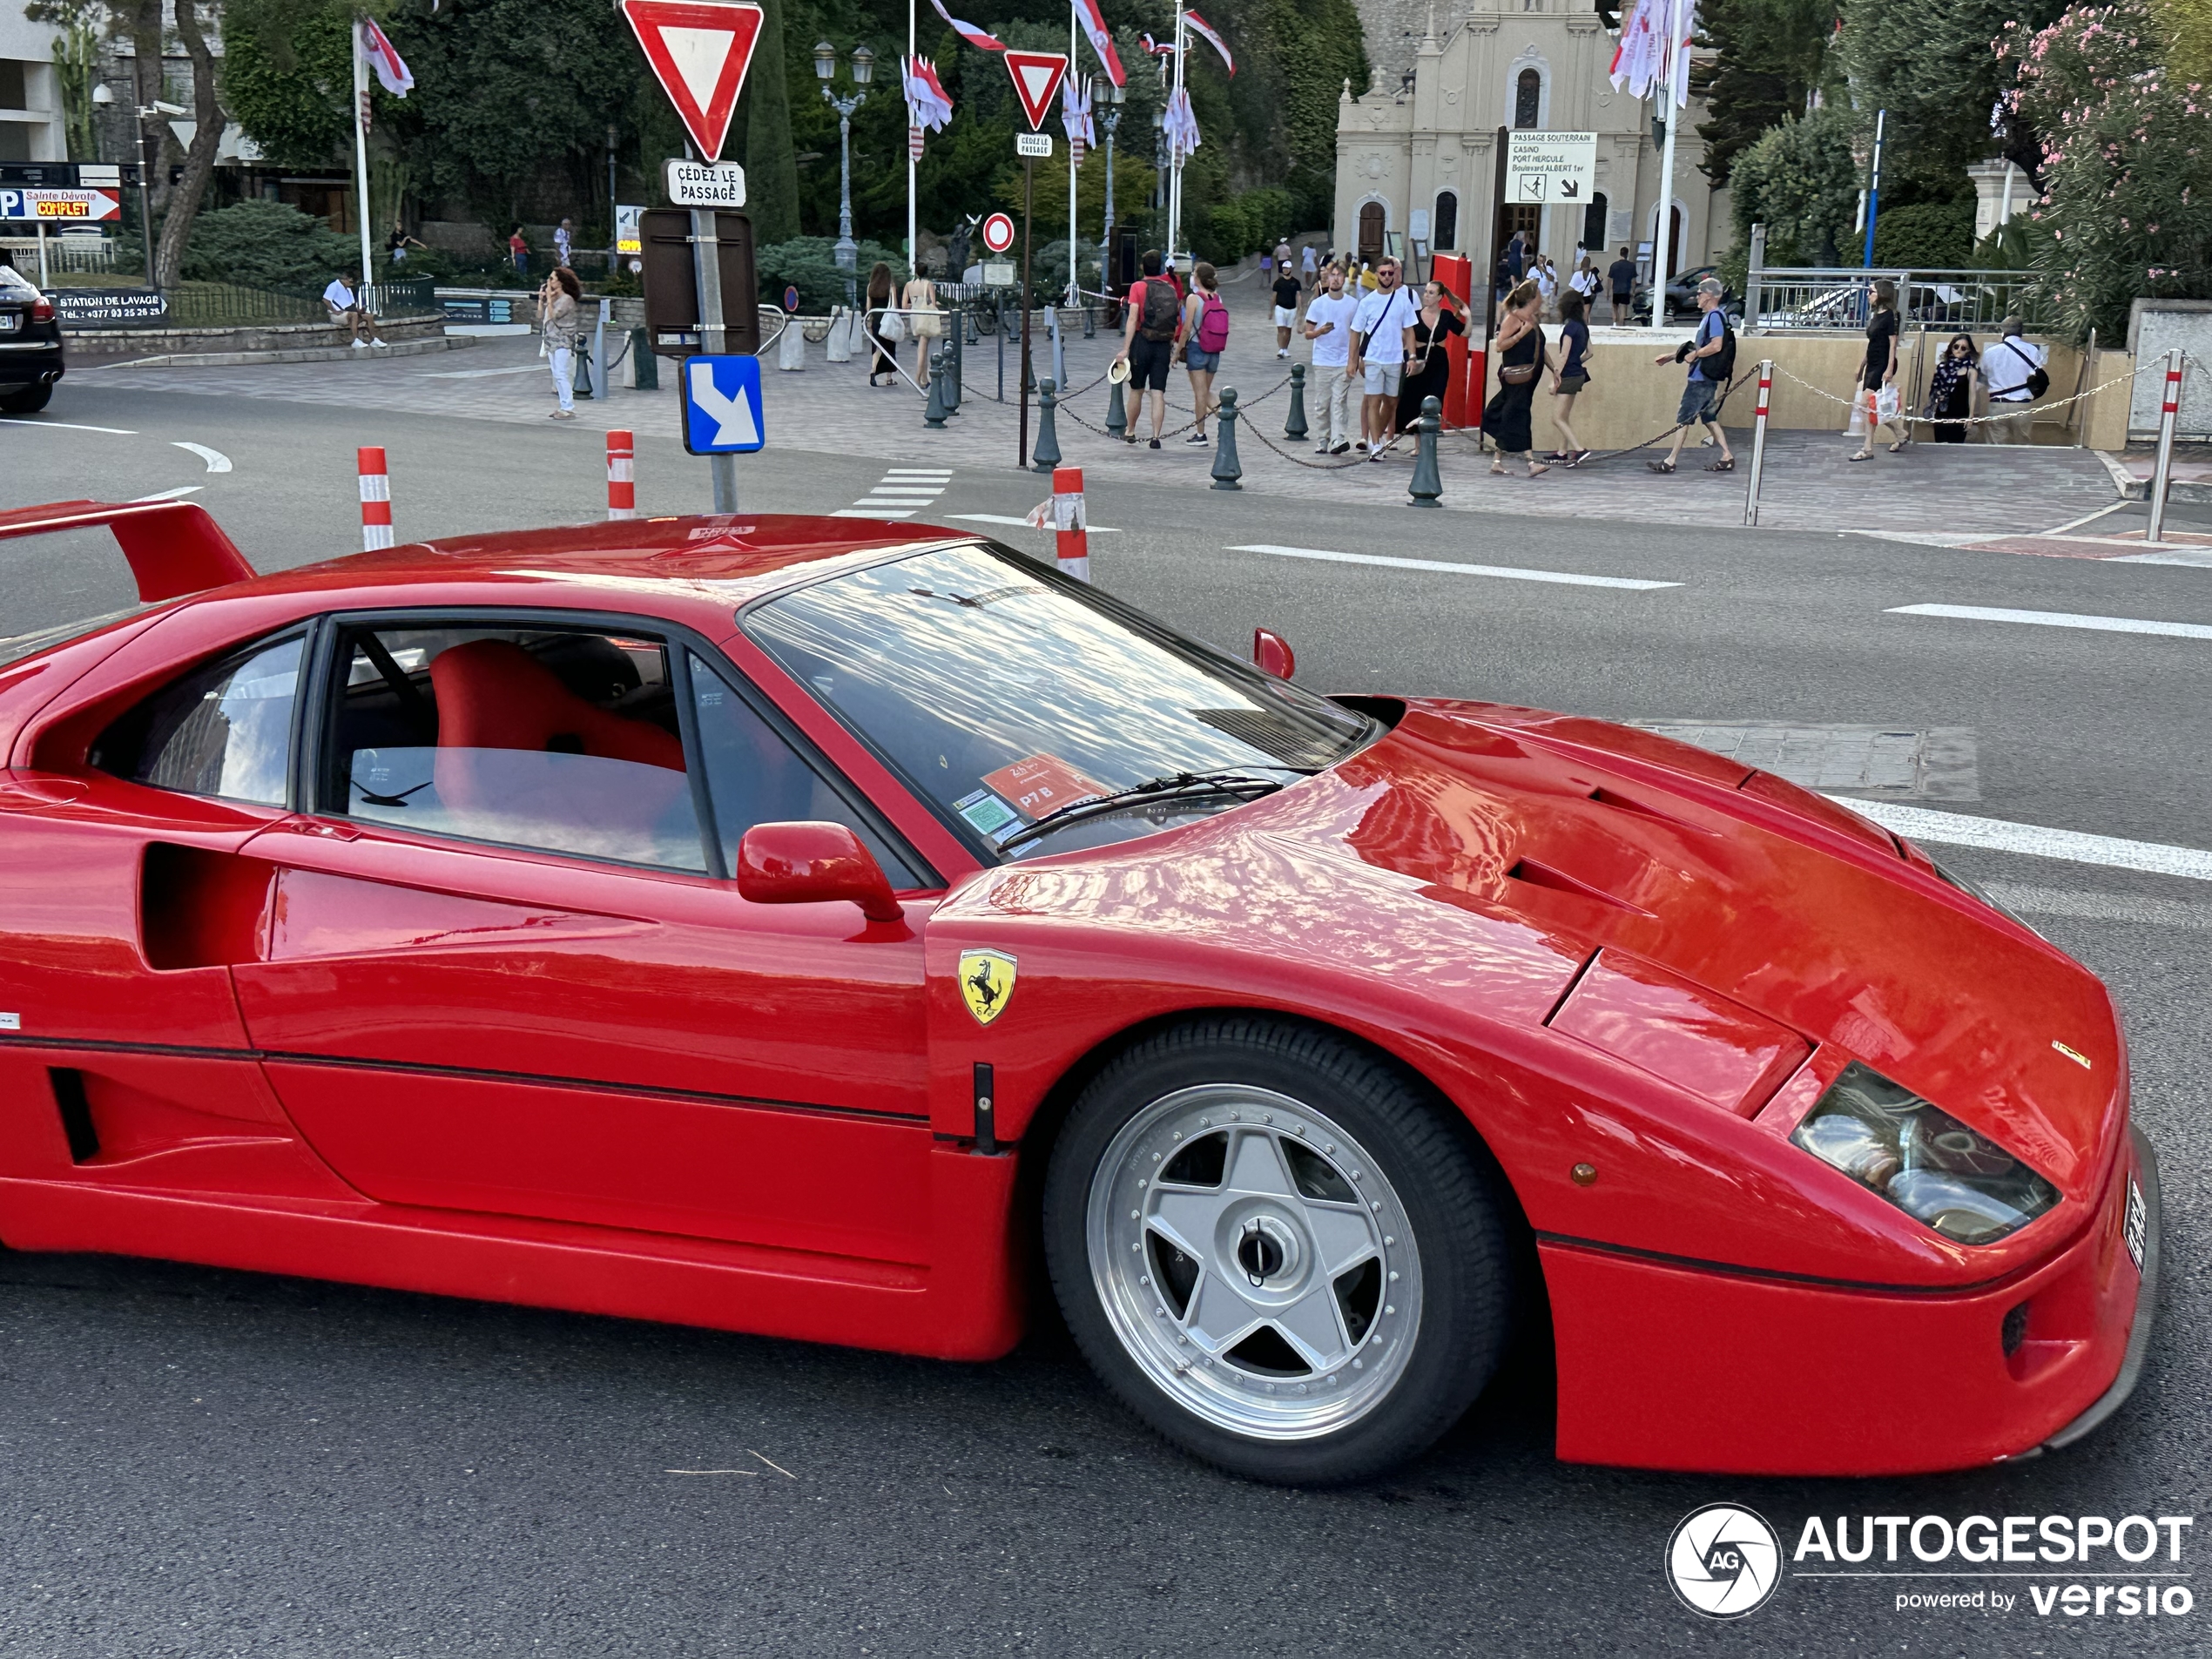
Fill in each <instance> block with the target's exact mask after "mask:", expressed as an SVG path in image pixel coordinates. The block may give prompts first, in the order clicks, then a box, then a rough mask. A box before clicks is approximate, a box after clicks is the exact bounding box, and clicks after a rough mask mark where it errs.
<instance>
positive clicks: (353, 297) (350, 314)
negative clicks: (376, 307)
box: [322, 271, 385, 351]
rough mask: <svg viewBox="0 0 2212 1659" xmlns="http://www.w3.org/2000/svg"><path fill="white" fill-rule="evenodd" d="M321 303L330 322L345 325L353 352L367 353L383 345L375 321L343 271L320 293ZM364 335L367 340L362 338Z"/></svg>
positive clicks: (382, 339)
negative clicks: (327, 312)
mask: <svg viewBox="0 0 2212 1659" xmlns="http://www.w3.org/2000/svg"><path fill="white" fill-rule="evenodd" d="M322 302H323V304H324V305H325V306H326V307H328V308H329V311H330V320H331V321H333V322H334V323H343V324H344V325H345V327H346V332H347V334H348V335H349V336H350V343H351V344H352V346H353V347H354V350H356V351H367V350H368V348H369V347H371V346H382V345H383V344H385V341H384V337H383V336H382V335H381V334H378V333H377V332H376V319H375V318H374V317H372V316H370V315H369V314H368V307H365V306H363V305H362V304H361V296H360V295H359V294H357V293H354V285H353V282H352V280H350V279H349V278H348V277H347V275H346V273H344V272H343V271H341V272H340V273H338V274H337V275H336V276H334V277H333V278H331V279H330V286H329V287H327V288H325V289H324V290H323V291H322ZM364 334H366V335H367V336H368V338H367V339H363V338H362V336H363V335H364Z"/></svg>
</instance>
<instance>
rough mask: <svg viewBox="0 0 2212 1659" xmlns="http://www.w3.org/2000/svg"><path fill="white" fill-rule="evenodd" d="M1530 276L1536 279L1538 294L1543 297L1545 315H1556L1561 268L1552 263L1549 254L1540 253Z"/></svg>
mask: <svg viewBox="0 0 2212 1659" xmlns="http://www.w3.org/2000/svg"><path fill="white" fill-rule="evenodd" d="M1529 274H1530V275H1531V276H1533V277H1534V278H1535V279H1536V292H1537V293H1539V294H1541V295H1542V296H1543V301H1544V315H1546V316H1551V315H1553V314H1554V311H1553V307H1554V306H1556V305H1557V304H1558V302H1559V267H1558V266H1555V265H1554V264H1553V263H1552V262H1551V258H1550V256H1549V255H1548V254H1543V253H1539V254H1538V255H1537V256H1536V265H1535V268H1534V270H1533V271H1531V272H1530V273H1529Z"/></svg>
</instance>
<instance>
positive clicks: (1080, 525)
mask: <svg viewBox="0 0 2212 1659" xmlns="http://www.w3.org/2000/svg"><path fill="white" fill-rule="evenodd" d="M1052 527H1053V529H1055V530H1056V531H1058V532H1059V534H1058V536H1056V537H1055V540H1056V542H1057V543H1058V545H1057V547H1056V548H1055V551H1056V552H1057V553H1058V555H1059V559H1060V573H1061V575H1062V576H1071V577H1075V578H1076V581H1078V582H1088V581H1089V580H1090V529H1089V518H1088V516H1086V514H1085V512H1084V509H1083V469H1082V468H1081V467H1055V468H1054V469H1052Z"/></svg>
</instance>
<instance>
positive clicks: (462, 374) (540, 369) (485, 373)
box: [416, 363, 547, 381]
mask: <svg viewBox="0 0 2212 1659" xmlns="http://www.w3.org/2000/svg"><path fill="white" fill-rule="evenodd" d="M545 373H547V369H546V367H545V365H544V364H543V363H524V364H523V366H522V367H521V368H440V369H433V370H432V371H431V372H430V373H428V374H422V375H419V376H417V377H416V378H418V379H421V380H426V381H489V380H496V379H498V378H499V377H500V376H501V375H502V374H545Z"/></svg>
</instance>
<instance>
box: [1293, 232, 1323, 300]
mask: <svg viewBox="0 0 2212 1659" xmlns="http://www.w3.org/2000/svg"><path fill="white" fill-rule="evenodd" d="M1318 274H1319V267H1318V266H1316V265H1315V264H1314V262H1313V244H1312V243H1311V242H1308V243H1307V244H1306V245H1305V246H1304V247H1302V248H1300V249H1299V250H1298V275H1299V276H1301V277H1303V278H1304V279H1305V287H1306V291H1307V292H1308V293H1311V292H1312V288H1313V282H1314V279H1315V277H1316V276H1317V275H1318Z"/></svg>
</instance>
